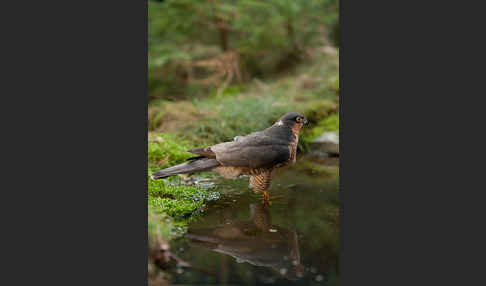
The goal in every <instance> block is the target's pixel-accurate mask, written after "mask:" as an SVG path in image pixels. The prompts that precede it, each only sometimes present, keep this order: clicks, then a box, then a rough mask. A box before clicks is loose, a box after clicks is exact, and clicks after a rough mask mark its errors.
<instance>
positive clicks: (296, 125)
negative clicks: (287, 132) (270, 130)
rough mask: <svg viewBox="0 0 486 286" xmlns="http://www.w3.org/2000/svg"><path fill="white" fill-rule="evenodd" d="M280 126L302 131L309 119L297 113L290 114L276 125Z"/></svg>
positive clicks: (281, 118)
mask: <svg viewBox="0 0 486 286" xmlns="http://www.w3.org/2000/svg"><path fill="white" fill-rule="evenodd" d="M275 124H276V125H279V126H282V125H283V126H287V127H290V128H292V129H296V130H300V129H301V128H302V126H303V125H304V124H307V119H305V117H304V116H303V115H301V114H299V113H297V112H289V113H287V114H285V115H284V116H282V117H280V119H279V120H278V121H277V122H276V123H275Z"/></svg>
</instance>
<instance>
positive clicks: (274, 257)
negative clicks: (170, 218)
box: [186, 204, 304, 280]
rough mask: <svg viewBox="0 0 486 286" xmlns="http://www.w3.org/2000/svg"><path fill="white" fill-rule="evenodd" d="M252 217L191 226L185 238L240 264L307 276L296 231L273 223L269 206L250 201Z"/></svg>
mask: <svg viewBox="0 0 486 286" xmlns="http://www.w3.org/2000/svg"><path fill="white" fill-rule="evenodd" d="M250 213H251V215H250V219H249V220H247V221H228V222H226V223H225V224H222V225H218V226H215V227H211V228H199V229H194V228H192V229H189V230H188V233H187V234H186V237H187V238H188V239H189V243H190V244H191V245H192V246H195V247H201V248H206V249H211V250H213V251H215V252H219V253H223V254H226V255H229V256H232V257H234V258H236V261H237V262H239V263H244V262H246V263H249V264H252V265H255V266H264V267H270V268H272V269H273V270H275V271H277V272H278V273H280V275H281V276H282V277H284V278H286V279H290V280H296V279H299V278H301V277H303V276H304V266H303V265H302V264H301V262H300V252H299V245H298V241H297V234H296V233H295V231H291V230H288V229H286V228H283V227H279V226H276V225H272V222H271V217H270V213H269V211H268V208H267V207H266V206H265V205H262V204H250Z"/></svg>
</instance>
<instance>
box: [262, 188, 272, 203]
mask: <svg viewBox="0 0 486 286" xmlns="http://www.w3.org/2000/svg"><path fill="white" fill-rule="evenodd" d="M263 205H264V206H271V205H272V202H271V201H270V196H269V195H268V192H267V191H263Z"/></svg>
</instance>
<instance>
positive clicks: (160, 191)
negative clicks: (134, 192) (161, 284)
mask: <svg viewBox="0 0 486 286" xmlns="http://www.w3.org/2000/svg"><path fill="white" fill-rule="evenodd" d="M190 148H191V146H190V145H189V143H188V142H187V141H184V140H180V139H178V138H177V136H175V135H174V134H166V133H151V134H150V135H149V143H148V163H149V168H148V173H149V174H150V173H152V172H155V171H158V170H160V169H163V168H166V167H170V166H173V165H176V164H179V163H182V162H184V161H186V160H187V158H189V157H193V156H194V155H193V154H191V153H188V152H186V150H188V149H190ZM147 182H148V207H149V213H148V223H149V236H154V237H162V238H165V239H171V238H173V237H175V236H178V235H180V234H182V233H184V231H185V227H186V225H187V223H188V222H189V221H191V220H193V219H196V218H197V217H198V215H199V212H200V210H201V209H202V208H203V207H204V204H205V202H207V201H210V200H215V199H218V198H219V193H218V192H215V191H214V190H207V189H202V188H200V187H198V186H184V185H182V184H181V180H180V179H179V178H177V177H170V178H168V179H164V180H152V179H151V178H150V177H148V179H147Z"/></svg>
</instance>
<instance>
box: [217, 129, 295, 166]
mask: <svg viewBox="0 0 486 286" xmlns="http://www.w3.org/2000/svg"><path fill="white" fill-rule="evenodd" d="M210 149H211V151H212V152H213V153H214V154H216V160H218V162H220V163H221V164H222V165H223V166H238V167H248V168H269V167H273V166H275V165H277V164H279V163H283V162H285V161H287V160H288V159H289V157H290V151H289V146H288V144H285V142H283V141H281V140H278V139H275V138H272V137H269V136H264V135H262V134H250V135H248V136H244V137H239V138H238V139H237V140H236V141H232V142H225V143H220V144H217V145H214V146H211V147H210Z"/></svg>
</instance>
